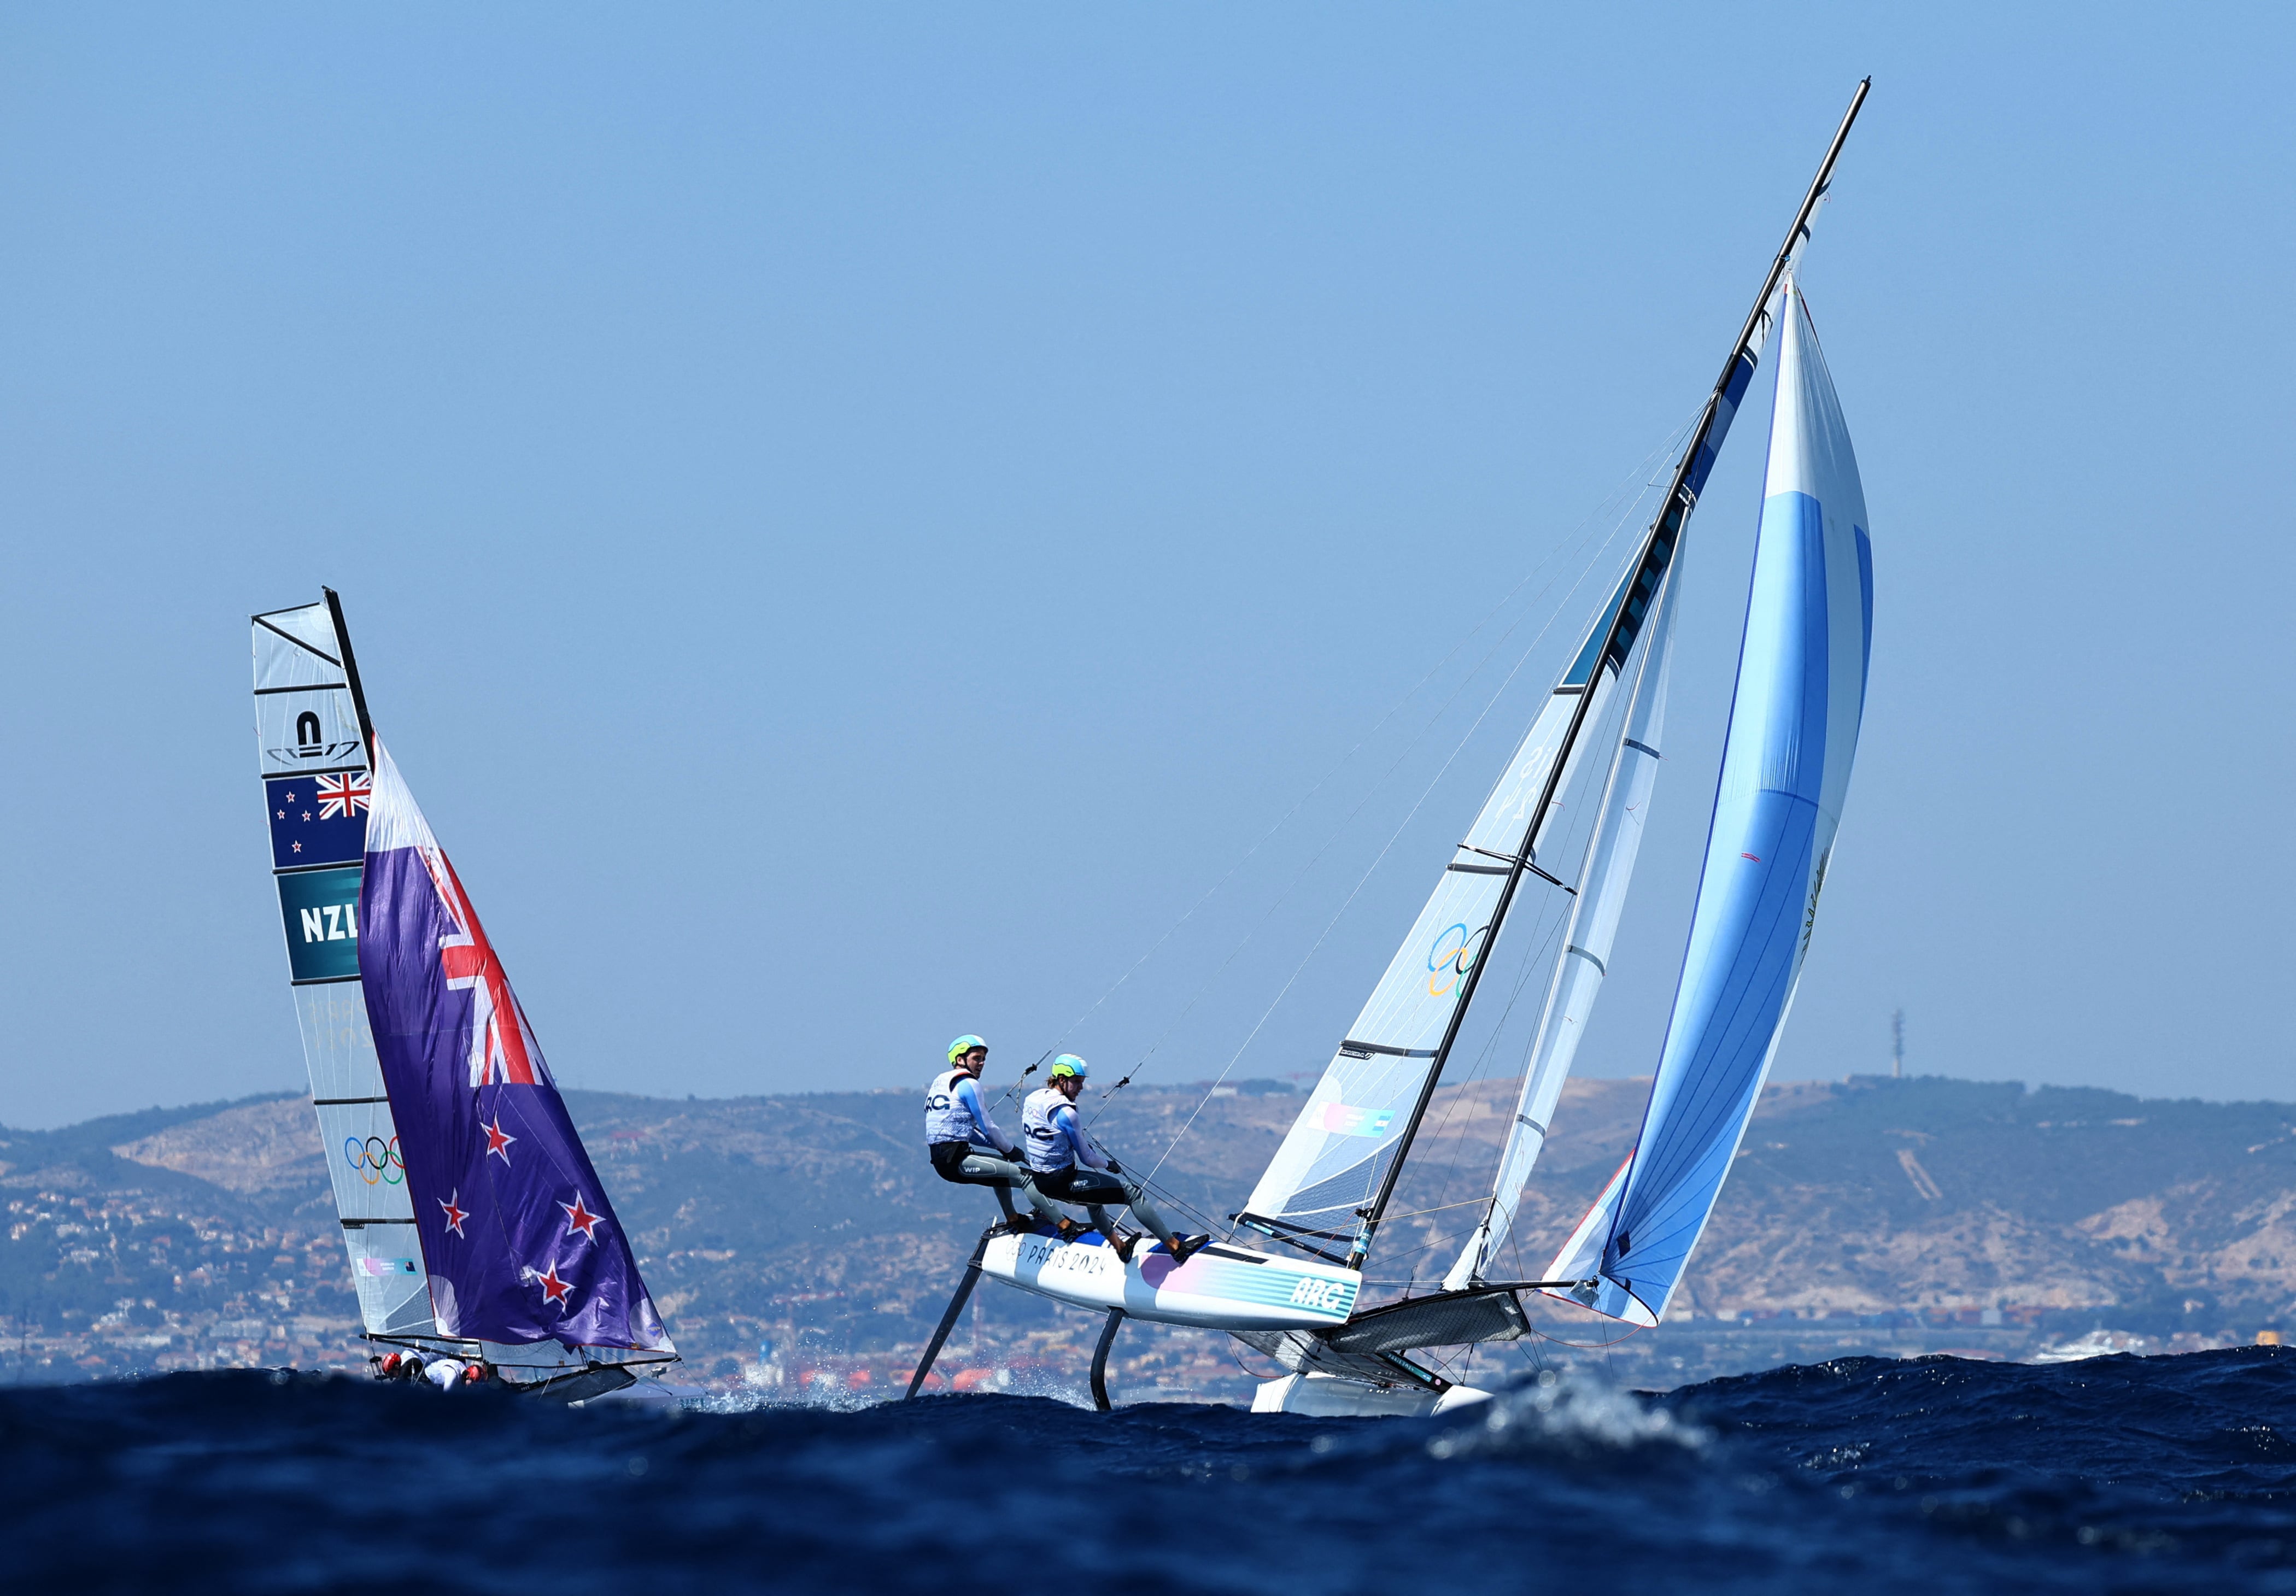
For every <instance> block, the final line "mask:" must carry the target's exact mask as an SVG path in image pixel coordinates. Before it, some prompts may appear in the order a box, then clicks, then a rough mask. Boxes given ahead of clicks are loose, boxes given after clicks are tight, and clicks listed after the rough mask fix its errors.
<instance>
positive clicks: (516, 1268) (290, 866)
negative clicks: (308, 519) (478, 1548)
mask: <svg viewBox="0 0 2296 1596" xmlns="http://www.w3.org/2000/svg"><path fill="white" fill-rule="evenodd" d="M322 591H323V593H324V594H325V596H324V599H323V600H322V602H318V603H316V604H305V605H301V606H299V608H296V609H292V610H272V611H270V612H268V613H266V614H263V615H258V616H256V617H254V618H253V628H254V638H255V720H256V731H257V736H256V747H257V751H258V760H257V763H258V767H259V770H260V773H261V776H262V781H263V798H264V808H265V811H266V814H267V816H268V818H269V822H270V831H271V863H272V873H273V877H274V879H275V881H276V883H277V885H278V888H279V913H280V918H281V921H282V922H283V929H284V930H285V933H286V938H287V963H288V978H289V982H290V984H291V988H292V990H293V993H294V996H295V1010H296V1014H297V1017H298V1019H299V1020H300V1021H301V1026H302V1033H303V1056H304V1060H305V1062H306V1064H307V1066H308V1068H309V1071H310V1079H311V1101H312V1104H313V1107H314V1109H315V1110H316V1114H317V1116H318V1125H319V1139H320V1142H321V1144H322V1146H323V1147H324V1150H325V1152H326V1158H327V1172H328V1175H329V1178H330V1180H331V1183H332V1186H333V1189H334V1197H335V1211H336V1214H337V1216H338V1217H339V1218H340V1221H341V1224H342V1231H343V1240H344V1243H345V1245H346V1246H347V1247H348V1249H349V1253H350V1270H351V1282H352V1284H353V1286H354V1287H355V1288H356V1289H357V1294H358V1304H359V1315H360V1318H361V1319H362V1321H363V1322H364V1323H365V1336H366V1338H367V1340H369V1341H370V1342H372V1343H375V1344H378V1345H380V1346H389V1347H394V1348H400V1349H405V1350H406V1351H410V1352H414V1353H417V1354H419V1355H425V1356H430V1357H441V1356H451V1357H454V1358H455V1359H457V1360H459V1361H461V1362H463V1363H483V1364H485V1365H488V1366H489V1367H491V1368H492V1369H493V1370H495V1371H496V1372H497V1373H498V1375H499V1376H500V1378H502V1379H504V1381H505V1382H506V1383H508V1384H511V1385H512V1386H515V1387H519V1388H521V1389H524V1390H528V1391H533V1392H547V1393H549V1394H551V1395H553V1396H556V1397H560V1398H562V1399H564V1400H568V1401H578V1400H583V1399H586V1398H590V1397H594V1396H600V1395H606V1394H608V1393H610V1392H615V1391H619V1390H622V1389H624V1388H625V1387H630V1386H632V1385H633V1384H634V1383H635V1381H636V1380H637V1379H639V1378H640V1377H641V1376H644V1377H647V1378H649V1379H654V1380H656V1381H658V1380H659V1377H660V1374H661V1373H662V1372H663V1371H665V1370H666V1369H667V1368H668V1366H669V1365H670V1364H672V1363H676V1359H677V1351H676V1347H675V1346H673V1345H672V1343H671V1341H670V1338H669V1336H668V1333H667V1331H666V1330H664V1329H663V1326H662V1322H661V1318H660V1314H658V1313H656V1312H655V1309H654V1305H653V1301H652V1297H650V1296H649V1295H648V1294H647V1292H646V1289H645V1282H644V1281H643V1280H641V1279H640V1278H639V1275H638V1267H637V1259H636V1257H635V1255H634V1254H633V1253H632V1251H631V1249H630V1242H629V1238H628V1236H627V1232H625V1231H624V1230H623V1228H622V1225H621V1222H620V1221H619V1218H618V1217H617V1216H616V1215H615V1213H614V1207H613V1204H612V1203H611V1201H609V1200H608V1199H607V1196H606V1191H605V1187H604V1185H603V1183H601V1182H600V1181H599V1179H598V1173H597V1171H596V1170H595V1169H594V1168H593V1167H592V1166H591V1163H590V1158H589V1155H588V1153H586V1151H585V1150H583V1147H582V1140H581V1138H580V1136H579V1135H578V1134H576V1133H575V1129H574V1124H573V1121H572V1120H571V1119H570V1118H569V1117H568V1116H567V1112H566V1105H565V1103H564V1102H563V1101H562V1100H561V1099H560V1097H559V1094H558V1089H557V1087H556V1086H555V1085H554V1084H553V1083H552V1081H551V1077H550V1070H549V1067H548V1065H547V1064H545V1062H544V1060H543V1056H542V1049H541V1046H540V1044H537V1042H536V1040H535V1036H534V1032H533V1028H532V1027H530V1026H529V1024H528V1023H527V1019H526V1014H525V1011H523V1010H522V1009H521V1007H520V1006H519V1002H518V998H517V996H516V994H514V993H512V990H511V986H510V979H509V978H508V976H506V975H505V974H504V970H503V967H502V961H501V960H500V959H499V958H498V957H497V956H496V953H495V950H494V945H493V944H492V943H491V942H489V941H488V937H487V933H486V928H485V927H484V926H482V925H481V924H480V921H479V916H478V913H477V911H476V910H475V909H474V908H472V907H471V898H470V895H469V894H468V893H467V892H466V891H464V890H463V884H462V881H461V880H460V878H458V877H457V876H456V875H455V867H454V865H453V863H451V862H450V861H449V860H448V859H447V854H446V851H445V850H444V849H443V848H441V847H439V841H438V839H437V838H436V837H434V836H433V835H431V831H430V825H429V823H427V822H425V821H424V819H423V818H422V810H421V809H420V808H418V807H417V806H415V802H414V795H413V794H412V793H411V792H409V791H408V790H407V787H406V782H405V781H404V780H403V779H402V778H401V777H400V775H399V773H398V767H397V766H396V765H393V764H392V763H391V759H390V756H389V752H388V751H387V750H386V749H384V748H383V746H382V744H381V741H378V740H377V738H376V737H375V734H374V726H373V722H372V720H370V719H369V717H368V714H367V705H366V694H365V689H364V688H363V687H362V686H361V684H360V682H359V674H358V662H357V657H356V656H355V655H354V654H353V653H352V651H351V646H350V634H349V632H348V629H347V628H346V627H345V626H344V625H343V615H342V605H341V603H340V601H339V600H338V599H337V597H336V596H335V593H334V592H333V591H332V589H323V590H322ZM642 1389H643V1390H649V1391H657V1390H659V1389H660V1387H659V1386H658V1385H654V1386H648V1387H642ZM633 1394H635V1393H633Z"/></svg>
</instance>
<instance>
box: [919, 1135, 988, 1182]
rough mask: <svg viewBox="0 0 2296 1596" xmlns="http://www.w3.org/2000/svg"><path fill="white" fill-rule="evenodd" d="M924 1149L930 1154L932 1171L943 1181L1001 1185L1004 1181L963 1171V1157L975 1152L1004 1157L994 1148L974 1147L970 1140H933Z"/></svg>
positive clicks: (970, 1155)
mask: <svg viewBox="0 0 2296 1596" xmlns="http://www.w3.org/2000/svg"><path fill="white" fill-rule="evenodd" d="M926 1150H927V1151H928V1152H930V1153H931V1154H932V1166H933V1173H934V1174H937V1175H939V1176H940V1178H941V1179H943V1180H945V1181H954V1182H955V1183H957V1184H958V1185H960V1186H1001V1185H1004V1184H1005V1182H1003V1181H1000V1180H996V1179H995V1178H993V1177H991V1176H989V1175H985V1174H965V1173H964V1161H965V1159H967V1158H971V1157H972V1156H973V1155H974V1154H975V1153H978V1154H980V1156H981V1157H982V1158H1002V1157H1004V1155H1003V1154H1002V1153H1000V1152H998V1151H996V1149H994V1148H989V1147H975V1146H973V1145H972V1143H971V1142H932V1143H931V1144H930V1145H929V1146H928V1147H927V1149H926Z"/></svg>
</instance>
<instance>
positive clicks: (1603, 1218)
mask: <svg viewBox="0 0 2296 1596" xmlns="http://www.w3.org/2000/svg"><path fill="white" fill-rule="evenodd" d="M1633 1166H1634V1158H1632V1157H1631V1156H1629V1157H1628V1158H1627V1159H1626V1160H1625V1161H1624V1162H1622V1163H1621V1164H1620V1166H1619V1167H1618V1170H1617V1172H1616V1173H1614V1174H1612V1175H1611V1178H1610V1179H1609V1180H1608V1181H1606V1182H1604V1183H1603V1194H1602V1195H1601V1196H1600V1197H1598V1198H1596V1199H1595V1206H1594V1207H1591V1208H1588V1209H1587V1216H1586V1217H1585V1218H1584V1219H1581V1220H1580V1221H1579V1224H1578V1226H1577V1228H1576V1229H1574V1230H1572V1231H1571V1232H1570V1240H1567V1241H1565V1242H1563V1244H1562V1251H1560V1252H1558V1253H1556V1254H1555V1255H1554V1263H1552V1264H1550V1265H1547V1268H1546V1278H1547V1279H1548V1280H1551V1281H1594V1280H1595V1279H1597V1276H1596V1273H1595V1272H1596V1271H1597V1270H1599V1269H1600V1268H1601V1267H1602V1266H1603V1245H1604V1244H1605V1243H1606V1242H1608V1241H1609V1240H1610V1239H1611V1225H1612V1224H1615V1223H1616V1222H1617V1220H1618V1216H1619V1199H1620V1197H1621V1196H1622V1195H1624V1194H1625V1192H1626V1189H1627V1171H1628V1170H1629V1169H1630V1168H1632V1167H1633ZM1594 1292H1595V1288H1594V1287H1593V1286H1591V1285H1590V1286H1587V1287H1585V1288H1582V1289H1579V1290H1576V1291H1570V1290H1557V1289H1549V1290H1548V1291H1547V1295H1548V1296H1549V1297H1568V1298H1570V1299H1571V1300H1573V1301H1576V1302H1578V1303H1579V1304H1581V1305H1588V1304H1591V1303H1592V1302H1593V1301H1594ZM1651 1322H1652V1323H1653V1324H1655V1323H1657V1321H1656V1320H1652V1321H1651Z"/></svg>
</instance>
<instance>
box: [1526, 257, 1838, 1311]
mask: <svg viewBox="0 0 2296 1596" xmlns="http://www.w3.org/2000/svg"><path fill="white" fill-rule="evenodd" d="M1784 310H1785V314H1784V315H1782V316H1781V318H1780V321H1781V324H1782V330H1781V335H1780V350H1779V360H1778V378H1777V398H1776V406H1775V412H1774V414H1773V417H1772V422H1771V431H1770V460H1769V469H1768V472H1767V479H1766V481H1765V485H1764V496H1763V503H1762V520H1761V529H1760V533H1759V538H1758V541H1757V544H1756V547H1755V556H1754V574H1753V582H1752V587H1751V594H1750V597H1749V600H1748V603H1747V610H1746V631H1745V639H1744V642H1743V645H1742V648H1741V651H1740V654H1739V660H1738V678H1737V689H1736V696H1735V698H1734V700H1733V704H1732V708H1731V715H1730V729H1729V733H1728V737H1727V741H1726V743H1725V745H1724V749H1723V757H1722V773H1721V777H1720V780H1719V782H1718V784H1717V790H1716V796H1715V804H1714V819H1713V823H1712V827H1711V830H1710V832H1709V834H1708V842H1707V854H1706V862H1705V868H1704V872H1703V874H1702V876H1701V878H1700V881H1699V888H1698V903H1697V907H1696V908H1695V910H1694V911H1693V914H1692V918H1691V931H1690V945H1689V949H1688V951H1687V953H1686V954H1685V957H1684V961H1683V970H1682V976H1681V979H1680V982H1679V984H1678V985H1677V988H1676V992H1675V1002H1674V1011H1673V1014H1672V1017H1671V1019H1669V1024H1668V1028H1667V1038H1666V1044H1665V1047H1664V1050H1663V1052H1661V1055H1660V1060H1659V1068H1658V1074H1657V1078H1656V1080H1655V1082H1654V1083H1653V1084H1652V1093H1651V1101H1650V1107H1649V1109H1648V1110H1647V1111H1646V1113H1645V1115H1644V1123H1643V1130H1642V1134H1641V1135H1640V1136H1639V1137H1637V1138H1636V1151H1635V1156H1634V1160H1633V1164H1632V1166H1631V1167H1630V1169H1629V1170H1628V1176H1627V1183H1626V1187H1625V1190H1624V1191H1623V1193H1622V1194H1621V1197H1620V1203H1619V1210H1618V1214H1617V1217H1616V1220H1615V1223H1614V1224H1613V1225H1612V1227H1611V1232H1610V1234H1609V1236H1608V1239H1607V1240H1606V1242H1605V1245H1604V1248H1603V1258H1602V1270H1601V1273H1602V1276H1603V1286H1602V1287H1601V1288H1600V1289H1598V1290H1597V1291H1596V1292H1595V1293H1594V1296H1595V1300H1594V1301H1593V1302H1592V1303H1591V1304H1590V1305H1592V1306H1594V1307H1595V1308H1596V1309H1597V1310H1598V1311H1600V1312H1603V1313H1606V1314H1611V1315H1612V1316H1613V1317H1617V1318H1624V1319H1630V1320H1633V1321H1635V1322H1641V1323H1646V1324H1647V1323H1656V1322H1658V1321H1659V1320H1660V1319H1661V1318H1662V1317H1663V1316H1664V1315H1665V1312H1666V1305H1667V1304H1668V1302H1669V1300H1670V1299H1671V1298H1672V1297H1673V1294H1674V1291H1675V1289H1676V1287H1677V1285H1678V1284H1679V1283H1680V1281H1681V1278H1682V1273H1683V1271H1684V1269H1685V1267H1686V1266H1687V1265H1688V1263H1689V1260H1690V1255H1691V1251H1692V1249H1693V1248H1694V1247H1695V1246H1696V1245H1697V1242H1698V1239H1699V1237H1700V1235H1701V1234H1702V1233H1703V1232H1704V1230H1705V1227H1706V1222H1707V1219H1708V1217H1709V1216H1710V1215H1711V1213H1712V1212H1713V1207H1714V1201H1715V1199H1716V1198H1717V1197H1718V1195H1719V1194H1720V1191H1721V1189H1722V1181H1723V1178H1724V1176H1725V1175H1726V1174H1728V1172H1729V1166H1730V1161H1731V1159H1732V1158H1733V1157H1734V1156H1735V1154H1736V1151H1737V1148H1738V1143H1739V1142H1740V1140H1741V1139H1742V1138H1743V1136H1744V1134H1745V1129H1746V1123H1747V1120H1748V1119H1749V1118H1750V1117H1751V1115H1752V1113H1753V1109H1754V1102H1755V1100H1756V1098H1757V1097H1758V1096H1759V1093H1760V1091H1761V1087H1762V1083H1763V1081H1764V1080H1765V1079H1766V1078H1767V1075H1768V1073H1769V1067H1770V1060H1771V1059H1772V1058H1773V1056H1774V1055H1775V1052H1776V1048H1777V1042H1778V1038H1779V1036H1780V1035H1781V1034H1782V1033H1783V1030H1784V1024H1785V1017H1786V1013H1787V1011H1788V1009H1789V1008H1790V1006H1791V1004H1792V999H1793V990H1794V985H1795V983H1796V981H1798V980H1799V979H1800V974H1801V966H1802V961H1803V958H1804V957H1805V955H1806V954H1808V949H1809V937H1810V932H1811V929H1812V927H1813V925H1814V923H1815V921H1816V913H1817V900H1818V896H1819V894H1820V892H1821V891H1822V890H1823V888H1824V887H1825V871H1826V863H1827V861H1828V858H1829V857H1830V855H1831V854H1832V852H1833V841H1834V834H1835V830H1836V827H1837V826H1838V824H1839V823H1840V818H1841V802H1842V797H1843V794H1844V793H1845V791H1846V790H1847V789H1848V787H1849V769H1850V762H1851V760H1852V758H1853V757H1854V756H1855V754H1856V751H1857V730H1858V723H1859V720H1860V718H1861V716H1862V715H1863V712H1864V708H1865V696H1866V664H1867V655H1868V651H1869V644H1870V641H1871V637H1872V632H1873V563H1872V553H1871V545H1870V543H1869V541H1868V538H1867V535H1866V500H1865V493H1864V489H1863V487H1862V486H1861V485H1860V483H1859V481H1858V476H1857V459H1856V456H1855V454H1854V453H1853V452H1852V450H1851V447H1850V443H1849V429H1848V427H1847V426H1846V425H1845V423H1844V422H1843V421H1842V417H1841V405H1840V402H1839V400H1838V399H1837V398H1836V397H1835V395H1834V391H1833V380H1832V378H1831V377H1830V376H1829V375H1828V373H1827V372H1826V369H1825V359H1824V356H1822V355H1821V354H1820V353H1819V350H1818V347H1817V335H1816V329H1815V328H1814V327H1813V326H1812V324H1811V323H1810V320H1809V314H1808V308H1807V307H1805V306H1804V305H1803V304H1802V302H1801V298H1800V293H1799V292H1798V291H1797V290H1796V288H1795V286H1794V284H1793V282H1792V280H1791V279H1789V280H1788V282H1787V284H1786V288H1785V307H1784ZM1558 1278H1560V1276H1558Z"/></svg>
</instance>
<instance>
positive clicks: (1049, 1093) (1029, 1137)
mask: <svg viewBox="0 0 2296 1596" xmlns="http://www.w3.org/2000/svg"><path fill="white" fill-rule="evenodd" d="M1068 1107H1070V1103H1069V1100H1068V1095H1067V1093H1063V1092H1062V1091H1060V1090H1059V1089H1058V1088H1056V1087H1053V1086H1040V1087H1038V1088H1037V1090H1036V1091H1034V1092H1031V1093H1029V1101H1027V1102H1025V1103H1023V1104H1021V1143H1022V1145H1023V1146H1024V1147H1026V1149H1027V1150H1028V1154H1029V1168H1031V1169H1039V1170H1043V1171H1044V1172H1045V1173H1046V1174H1050V1173H1052V1172H1053V1171H1054V1170H1055V1169H1066V1168H1067V1167H1068V1166H1070V1165H1071V1164H1073V1163H1075V1162H1076V1154H1075V1153H1074V1152H1073V1151H1071V1150H1070V1147H1069V1138H1068V1134H1067V1133H1066V1132H1065V1131H1063V1130H1062V1129H1061V1127H1060V1126H1058V1125H1054V1123H1053V1117H1054V1115H1056V1114H1058V1113H1059V1112H1060V1111H1061V1110H1062V1109H1065V1108H1068Z"/></svg>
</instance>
